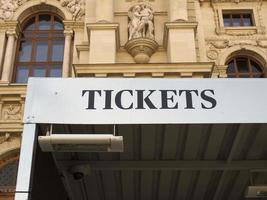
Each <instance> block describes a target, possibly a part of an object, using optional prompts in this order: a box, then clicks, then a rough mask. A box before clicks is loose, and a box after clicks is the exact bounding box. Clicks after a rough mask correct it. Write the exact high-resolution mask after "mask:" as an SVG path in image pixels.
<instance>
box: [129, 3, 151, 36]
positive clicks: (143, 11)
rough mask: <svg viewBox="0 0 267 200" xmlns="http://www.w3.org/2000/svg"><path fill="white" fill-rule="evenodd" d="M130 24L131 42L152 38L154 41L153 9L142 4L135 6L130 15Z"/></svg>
mask: <svg viewBox="0 0 267 200" xmlns="http://www.w3.org/2000/svg"><path fill="white" fill-rule="evenodd" d="M128 16H129V18H130V22H129V24H128V28H129V40H131V39H135V38H150V39H154V37H155V36H154V23H153V18H154V16H153V10H152V7H151V6H149V5H147V4H144V3H140V4H137V5H135V6H133V7H132V8H131V9H130V10H129V13H128Z"/></svg>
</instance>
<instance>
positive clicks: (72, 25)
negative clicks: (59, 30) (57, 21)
mask: <svg viewBox="0 0 267 200" xmlns="http://www.w3.org/2000/svg"><path fill="white" fill-rule="evenodd" d="M63 24H64V27H65V30H69V29H71V30H76V29H84V25H85V23H84V22H83V21H72V20H65V21H63Z"/></svg>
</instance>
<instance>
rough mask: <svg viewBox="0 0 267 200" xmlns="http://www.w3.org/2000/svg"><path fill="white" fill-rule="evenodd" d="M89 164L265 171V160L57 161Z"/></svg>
mask: <svg viewBox="0 0 267 200" xmlns="http://www.w3.org/2000/svg"><path fill="white" fill-rule="evenodd" d="M76 164H77V165H78V164H79V165H80V164H89V165H90V166H91V169H92V170H179V171H180V170H191V171H192V170H193V171H194V170H207V171H214V170H215V171H216V170H217V171H222V170H226V171H227V170H228V171H237V170H256V169H257V170H259V169H266V166H267V161H266V160H253V161H248V160H246V161H245V160H244V161H232V162H231V163H227V162H224V161H73V160H71V161H59V166H60V167H61V168H63V169H64V168H68V167H70V166H73V165H76Z"/></svg>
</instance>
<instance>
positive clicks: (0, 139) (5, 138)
mask: <svg viewBox="0 0 267 200" xmlns="http://www.w3.org/2000/svg"><path fill="white" fill-rule="evenodd" d="M10 137H11V136H10V134H9V133H6V134H5V135H0V144H2V143H4V142H6V141H8V140H9V139H10Z"/></svg>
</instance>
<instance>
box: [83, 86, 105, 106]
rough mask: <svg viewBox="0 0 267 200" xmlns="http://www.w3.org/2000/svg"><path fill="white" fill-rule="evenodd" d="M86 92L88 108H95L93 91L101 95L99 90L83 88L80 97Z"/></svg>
mask: <svg viewBox="0 0 267 200" xmlns="http://www.w3.org/2000/svg"><path fill="white" fill-rule="evenodd" d="M87 92H88V107H87V108H86V109H88V110H95V109H96V108H95V93H98V94H99V96H101V90H83V91H82V97H83V96H84V95H85V94H86V93H87Z"/></svg>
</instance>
